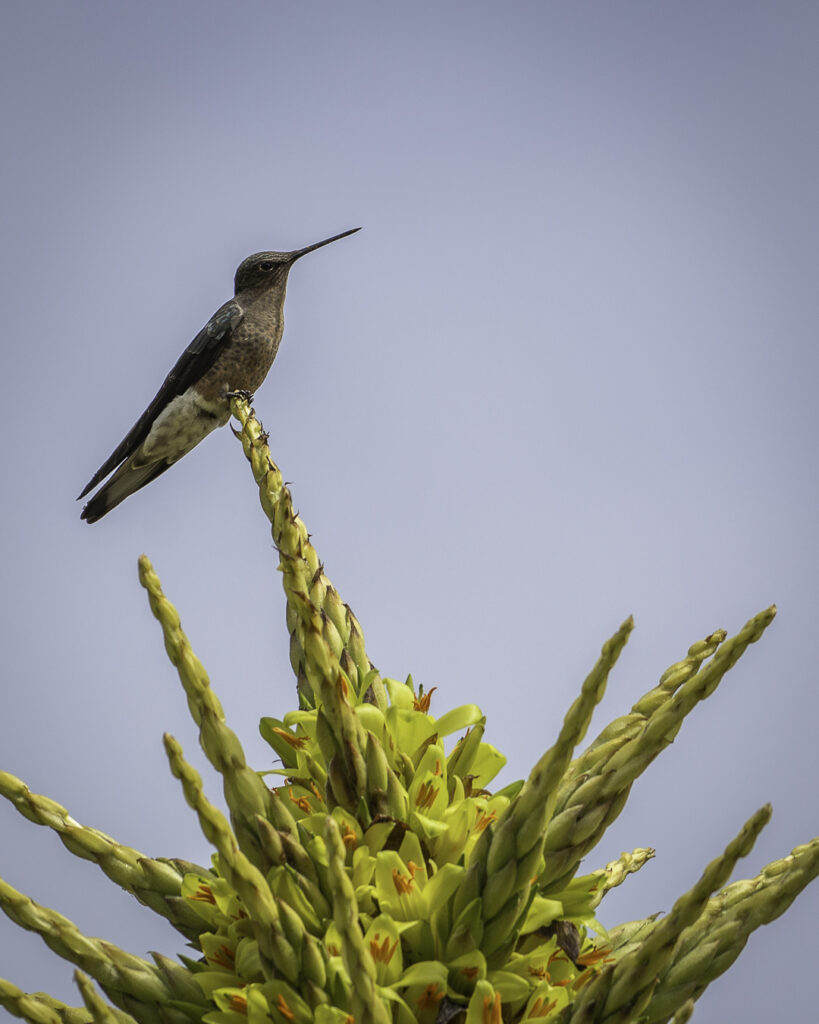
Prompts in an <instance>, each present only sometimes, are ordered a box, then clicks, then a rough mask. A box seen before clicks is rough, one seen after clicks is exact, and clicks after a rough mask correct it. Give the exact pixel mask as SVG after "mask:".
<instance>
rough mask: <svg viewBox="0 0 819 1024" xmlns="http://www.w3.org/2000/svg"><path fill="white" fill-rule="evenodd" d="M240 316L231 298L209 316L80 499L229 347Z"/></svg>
mask: <svg viewBox="0 0 819 1024" xmlns="http://www.w3.org/2000/svg"><path fill="white" fill-rule="evenodd" d="M243 316H244V313H243V312H242V308H241V306H240V305H239V304H238V302H236V301H235V300H233V299H231V300H230V301H229V302H226V303H225V304H224V306H222V307H221V308H220V309H218V310H217V311H216V312H215V313H214V314H213V316H212V317H211V318H210V320H208V322H207V323H206V324H205V326H204V327H203V328H202V330H201V331H200V332H199V333H198V334H197V335H196V337H195V338H194V339H193V341H192V342H191V343H190V345H188V347H187V348H186V349H185V351H184V352H183V353H182V355H181V356H180V357H179V359H178V360H177V361H176V365H175V366H174V368H173V369H172V370H171V372H170V373H169V374H168V376H167V377H166V378H165V380H164V382H163V384H162V387H161V388H160V389H159V391H157V393H156V395H154V398H153V400H152V401H151V404H150V405H149V406H148V408H147V409H146V410H145V412H144V413H143V414H142V415H141V416H140V417H139V419H138V420H137V421H136V423H135V424H134V425H133V427H131V429H130V430H129V431H128V434H127V435H126V436H125V437H124V438H123V440H122V441H121V442H120V444H119V445H118V446H117V447H116V448H115V449H114V451H113V452H112V453H111V454H110V455H109V457H108V458H107V459H106V460H105V462H103V464H102V465H101V466H100V468H99V469H98V470H97V472H96V473H95V474H94V475H93V476H92V477H91V479H90V480H89V482H88V483H87V484H86V485H85V488H84V489H83V492H82V494H80V498H84V497H85V496H86V494H88V492H89V491H92V490H93V489H94V488H95V487H96V486H97V484H98V483H99V482H100V480H104V479H105V477H107V476H108V474H109V473H110V472H111V470H112V469H114V468H115V467H116V466H118V465H119V464H120V462H123V461H124V460H125V459H127V458H129V456H131V455H133V453H134V452H135V451H136V449H137V448H138V447H139V446H140V445H141V444H142V442H143V441H144V440H145V438H146V437H147V436H148V433H149V431H150V429H151V426H152V424H153V422H154V420H155V419H156V417H157V416H158V415H159V414H160V413H161V412H162V410H163V409H164V408H165V406H166V405H168V403H169V402H171V401H172V400H173V399H174V398H176V396H177V395H181V394H184V392H185V391H187V389H188V388H189V387H190V386H191V384H194V383H196V381H198V380H199V379H200V378H201V377H202V376H203V375H204V374H206V373H207V372H208V370H209V369H210V368H211V366H213V364H214V363H215V362H216V359H217V358H218V356H219V354H220V353H221V352H223V351H224V350H225V348H226V347H227V346H228V345H229V344H230V342H231V338H232V335H233V332H234V331H235V329H236V327H237V326H238V325H239V324H240V323H241V321H242V318H243Z"/></svg>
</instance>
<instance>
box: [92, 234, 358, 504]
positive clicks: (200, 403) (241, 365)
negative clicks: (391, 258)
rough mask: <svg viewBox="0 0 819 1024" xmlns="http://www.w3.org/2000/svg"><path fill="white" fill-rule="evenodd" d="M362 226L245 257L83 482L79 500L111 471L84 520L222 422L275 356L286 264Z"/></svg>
mask: <svg viewBox="0 0 819 1024" xmlns="http://www.w3.org/2000/svg"><path fill="white" fill-rule="evenodd" d="M360 230H361V229H360V228H351V229H350V230H349V231H343V232H342V233H341V234H340V235H333V236H332V238H325V239H324V240H323V241H321V242H314V243H313V245H308V246H305V248H304V249H295V250H294V251H293V252H257V253H254V254H253V255H252V256H248V257H247V259H246V260H242V262H241V263H240V264H239V267H238V269H237V271H236V277H235V279H234V295H233V298H232V299H230V300H229V301H228V302H226V303H225V304H224V305H223V306H221V307H220V308H219V309H217V310H216V312H215V313H214V314H213V316H212V317H211V318H210V320H208V322H207V323H206V324H205V326H204V327H203V328H202V330H201V331H200V332H199V333H198V334H197V335H196V337H195V338H194V339H193V341H192V342H191V343H190V345H188V347H187V348H186V349H185V351H184V352H183V353H182V355H181V356H180V357H179V359H178V360H177V361H176V365H175V366H174V367H173V369H172V370H171V372H170V373H169V374H168V376H167V377H166V378H165V380H164V382H163V384H162V387H161V388H160V389H159V391H157V393H156V395H154V397H153V399H152V401H151V403H150V405H149V406H148V408H147V409H146V410H145V412H144V413H143V414H142V415H141V416H140V417H139V419H138V420H137V421H136V423H135V424H134V425H133V427H131V429H130V430H129V432H128V433H127V434H126V436H125V437H124V438H123V440H122V441H121V442H120V444H119V445H118V446H117V447H116V448H115V449H114V451H113V452H112V453H111V455H110V456H109V457H108V458H107V459H106V460H105V462H103V464H102V465H101V466H100V468H99V469H98V470H97V472H96V473H95V474H94V475H93V476H92V477H91V479H90V480H89V481H88V483H87V484H86V486H85V487H84V488H83V491H82V494H80V496H79V498H78V499H77V500H78V501H79V500H80V498H84V497H85V496H86V494H88V493H89V492H90V491H92V490H93V489H94V488H95V487H96V486H97V484H99V483H100V482H101V481H102V480H104V479H105V477H107V476H108V474H109V473H111V472H112V471H114V472H113V476H112V477H111V478H110V479H109V480H108V481H107V482H106V483H105V484H104V485H103V486H102V487H101V488H100V489H99V490H98V491H97V493H96V494H95V495H94V496H93V497H92V498H91V500H90V501H89V502H88V504H87V505H86V506H85V507H84V508H83V510H82V515H81V517H80V518H81V519H84V520H85V521H86V522H88V523H95V522H97V520H98V519H102V517H103V516H104V515H106V513H108V512H110V511H111V509H112V508H115V507H116V506H117V505H119V503H120V502H121V501H124V500H125V499H126V498H127V497H128V496H129V495H130V494H133V493H134V491H138V490H139V489H140V488H141V487H144V486H145V485H146V484H149V483H150V482H151V481H152V480H155V479H156V478H157V477H158V476H159V475H160V474H161V473H164V472H165V470H166V469H170V467H171V466H172V465H173V464H174V463H175V462H178V461H179V460H180V459H181V458H182V456H183V455H187V453H188V452H189V451H191V449H192V448H195V447H196V445H198V444H199V442H200V441H202V440H203V439H204V438H205V437H207V435H208V434H209V433H210V432H211V431H212V430H215V429H216V428H217V427H223V426H224V425H225V424H226V423H227V421H228V420H229V419H230V399H231V398H232V397H234V396H235V395H242V396H243V397H250V396H251V395H252V394H253V393H254V392H255V391H256V390H257V388H259V387H260V385H261V384H262V381H264V379H265V377H266V376H267V374H268V371H269V370H270V367H271V366H272V365H273V360H274V359H275V358H276V353H277V352H278V349H279V342H280V341H281V339H282V331H283V330H284V296H285V292H286V290H287V276H288V274H289V273H290V268H291V267H292V266H293V264H294V263H295V262H296V260H298V259H301V257H302V256H306V255H307V253H308V252H313V251H314V250H316V249H320V248H321V247H322V246H323V245H329V244H330V242H336V241H338V239H339V238H346V237H347V235H352V234H354V233H355V232H356V231H360Z"/></svg>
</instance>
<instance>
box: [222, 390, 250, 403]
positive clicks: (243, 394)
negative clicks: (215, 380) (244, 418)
mask: <svg viewBox="0 0 819 1024" xmlns="http://www.w3.org/2000/svg"><path fill="white" fill-rule="evenodd" d="M225 398H241V399H242V401H243V402H247V403H248V404H252V402H253V392H252V391H246V390H245V389H244V388H237V389H236V390H235V391H226V392H225Z"/></svg>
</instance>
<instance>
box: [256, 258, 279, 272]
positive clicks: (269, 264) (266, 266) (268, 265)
mask: <svg viewBox="0 0 819 1024" xmlns="http://www.w3.org/2000/svg"><path fill="white" fill-rule="evenodd" d="M275 266H276V264H275V263H274V262H273V260H262V262H261V263H260V264H259V270H272V269H273V268H274V267H275Z"/></svg>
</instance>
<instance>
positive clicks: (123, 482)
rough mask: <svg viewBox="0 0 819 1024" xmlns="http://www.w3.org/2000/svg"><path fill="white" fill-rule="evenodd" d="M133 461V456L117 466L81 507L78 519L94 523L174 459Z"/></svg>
mask: <svg viewBox="0 0 819 1024" xmlns="http://www.w3.org/2000/svg"><path fill="white" fill-rule="evenodd" d="M134 461H135V460H134V459H133V458H131V459H128V461H127V462H124V463H123V464H122V465H121V466H120V467H119V469H118V470H117V471H116V473H114V475H113V476H112V477H111V479H110V480H109V481H108V483H106V484H104V485H103V486H102V487H101V488H100V489H99V490H98V491H97V493H96V494H95V495H94V497H93V498H92V499H91V500H90V501H89V502H88V504H87V505H86V506H85V508H83V510H82V514H81V516H80V519H84V520H85V521H86V522H87V523H96V521H97V520H98V519H102V517H103V516H104V515H105V514H106V513H108V512H110V511H111V509H112V508H116V506H117V505H119V503H120V502H121V501H125V499H126V498H127V497H128V496H129V495H130V494H133V493H134V491H138V490H139V489H140V487H144V486H145V485H146V484H149V483H150V482H151V481H152V480H156V478H157V477H158V476H160V475H161V474H162V473H164V472H165V470H166V469H170V467H171V466H172V465H173V463H174V461H176V460H170V459H160V460H159V461H157V462H148V463H137V464H136V465H134Z"/></svg>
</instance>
